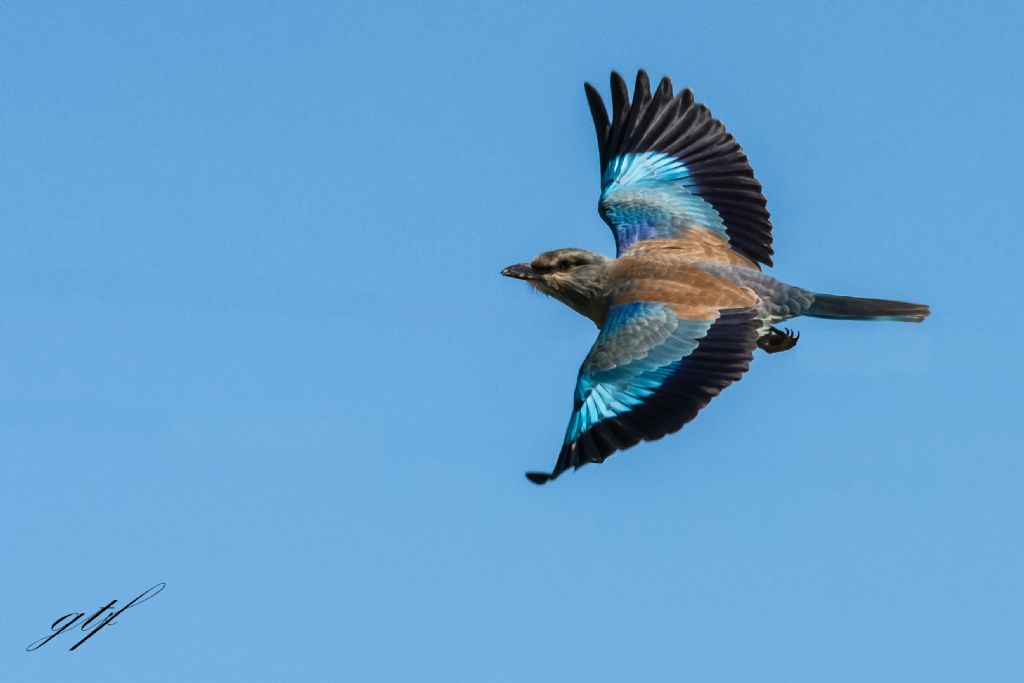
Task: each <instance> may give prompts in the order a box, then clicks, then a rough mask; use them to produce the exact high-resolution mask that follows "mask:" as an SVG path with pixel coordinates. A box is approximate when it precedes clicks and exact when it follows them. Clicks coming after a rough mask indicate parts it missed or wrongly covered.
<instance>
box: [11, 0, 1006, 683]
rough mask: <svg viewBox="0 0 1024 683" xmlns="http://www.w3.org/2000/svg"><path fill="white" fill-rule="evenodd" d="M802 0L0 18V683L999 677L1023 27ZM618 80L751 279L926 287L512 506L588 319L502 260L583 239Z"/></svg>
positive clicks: (809, 340) (760, 361)
mask: <svg viewBox="0 0 1024 683" xmlns="http://www.w3.org/2000/svg"><path fill="white" fill-rule="evenodd" d="M831 5H833V3H828V4H826V3H821V4H780V3H764V4H731V3H684V2H678V1H673V2H664V3H640V4H636V3H634V4H630V5H628V6H627V5H624V4H622V3H593V4H589V5H587V6H584V5H582V4H562V5H559V6H550V5H549V4H548V3H544V4H541V3H537V4H522V3H516V4H515V5H514V6H513V4H511V3H509V4H480V3H461V4H460V3H451V4H447V5H443V6H442V5H434V6H428V5H423V4H418V3H417V4H414V3H409V4H399V3H393V4H390V5H384V4H382V3H365V4H362V3H360V4H355V3H352V4H342V3H334V4H330V5H325V4H320V3H315V4H314V3H307V4H304V3H266V4H263V3H255V4H249V3H246V4H241V3H236V4H228V3H217V4H215V5H209V4H200V3H173V4H164V5H158V4H153V3H139V4H125V3H83V4H66V3H65V4H53V5H50V6H46V5H41V4H38V3H37V4H27V3H17V4H8V5H5V6H4V7H3V8H0V91H2V92H3V93H4V95H3V97H2V98H0V186H2V187H3V200H2V201H0V226H2V236H3V243H2V249H0V302H2V304H0V306H2V309H0V310H2V316H3V319H2V323H0V364H2V369H0V377H2V380H0V415H2V418H0V452H2V454H3V457H2V459H0V478H2V481H3V483H4V495H3V496H2V498H0V520H2V521H0V542H2V545H3V547H4V548H6V552H5V554H4V560H3V571H2V573H3V576H4V581H3V602H4V618H3V619H2V620H0V669H2V670H3V671H4V672H5V673H4V678H5V680H17V681H37V680H38V681H44V680H45V681H51V680H68V679H69V678H70V677H75V679H76V680H106V681H138V680H146V681H180V680H186V679H187V680H211V681H214V680H215V681H262V680H267V681H270V680H311V681H313V680H352V681H356V680H358V681H411V680H416V681H455V680H463V681H524V680H536V681H577V680H578V681H622V680H644V681H679V680H687V681H735V680H760V681H798V680H815V681H823V680H828V681H865V680H871V681H890V680H891V681H906V680H931V681H938V680H951V681H954V680H986V681H1001V680H1006V681H1009V680H1021V678H1024V655H1022V654H1021V653H1022V650H1021V648H1020V641H1021V637H1022V636H1024V623H1022V619H1024V617H1022V614H1024V595H1022V591H1021V588H1020V577H1021V575H1022V573H1024V547H1022V544H1021V541H1022V534H1021V527H1020V519H1021V515H1022V513H1024V509H1022V508H1024V505H1022V497H1021V493H1020V490H1021V481H1022V476H1024V459H1022V458H1021V445H1020V443H1021V439H1020V426H1021V418H1022V410H1021V405H1022V402H1021V398H1020V388H1019V387H1020V383H1021V379H1022V378H1024V361H1022V356H1021V354H1020V353H1019V352H1018V351H1017V349H1016V345H1017V343H1018V342H1019V341H1020V340H1021V339H1022V338H1024V324H1022V322H1021V316H1020V314H1019V313H1018V312H1017V311H1016V310H1015V305H1016V304H1017V303H1018V302H1019V300H1020V296H1021V266H1020V258H1021V256H1020V252H1021V249H1022V248H1024V239H1022V231H1021V227H1020V218H1019V216H1020V213H1021V201H1020V196H1021V187H1022V181H1024V168H1022V162H1021V159H1022V155H1024V143H1022V138H1021V136H1020V121H1021V120H1022V115H1024V95H1022V89H1021V78H1020V73H1019V65H1020V63H1021V58H1022V54H1021V47H1020V41H1019V34H1020V30H1021V28H1022V26H1024V21H1022V20H1024V11H1022V10H1021V8H1020V6H1019V5H1011V4H1010V3H1006V4H1002V5H1000V4H987V5H986V4H985V3H973V4H972V5H971V6H970V7H968V6H967V5H966V4H961V5H956V4H950V3H927V4H926V3H906V4H902V3H901V4H900V6H896V7H894V6H890V5H889V4H881V3H878V4H863V3H862V4H858V5H857V6H852V5H851V6H847V7H843V8H840V7H836V6H831ZM638 67H644V68H646V69H648V70H649V71H650V72H651V74H652V77H654V78H657V77H659V76H660V75H661V74H663V73H668V74H670V75H671V76H672V77H673V79H674V81H675V83H676V84H677V86H680V87H681V86H684V85H689V86H691V87H693V88H694V90H695V92H696V93H697V97H698V99H700V100H701V101H704V102H706V103H707V104H708V105H709V106H710V108H711V109H712V111H713V112H714V113H715V114H716V115H717V116H718V117H720V118H721V119H723V120H724V121H725V122H726V124H727V125H728V127H729V128H730V130H731V131H732V132H733V133H734V134H735V135H736V137H737V138H738V139H739V140H740V142H741V143H742V144H743V146H744V147H745V149H746V150H747V153H748V154H749V156H750V158H751V161H752V163H753V165H754V168H755V170H756V172H757V174H758V177H759V178H760V180H761V181H762V183H763V184H764V186H765V191H766V194H767V197H768V202H769V204H768V205H769V208H770V210H771V211H772V214H773V221H774V224H775V240H776V241H775V245H776V268H775V269H774V271H773V272H774V274H776V275H777V276H778V277H780V278H781V279H783V280H786V281H788V282H791V283H794V284H798V285H801V286H804V287H807V288H811V289H817V290H821V291H829V292H834V293H840V294H860V295H863V296H882V297H892V298H905V299H910V300H920V301H924V302H926V303H929V304H931V305H932V308H933V311H934V314H933V316H932V318H931V319H929V320H928V321H927V322H926V323H925V324H924V325H920V326H914V325H896V324H882V323H840V322H836V321H827V320H799V321H796V323H795V325H794V327H795V328H796V329H798V330H799V331H800V332H801V334H802V336H801V339H800V344H799V346H798V347H797V348H796V350H795V351H793V352H789V353H785V354H780V355H777V356H772V357H768V356H765V355H763V354H760V353H759V354H758V356H757V358H756V360H755V363H754V365H753V367H752V369H751V372H750V373H748V375H747V376H746V377H745V379H744V380H743V381H742V382H741V383H740V384H738V385H737V386H735V387H733V388H732V389H730V390H729V391H727V392H726V393H725V394H724V395H723V396H722V397H721V398H720V399H717V400H716V401H715V402H714V403H713V404H712V405H711V406H710V408H709V409H708V410H706V411H705V412H704V413H703V414H702V415H701V416H700V418H699V419H698V420H697V421H695V422H694V423H692V424H691V425H689V426H687V427H686V428H685V429H684V430H683V431H682V432H681V433H680V434H678V435H676V436H674V437H672V438H669V439H665V440H663V441H661V442H657V443H653V444H643V445H641V446H639V447H637V448H635V449H633V450H631V451H628V452H627V453H624V454H619V455H616V456H615V457H613V458H612V459H610V460H609V461H608V462H607V463H605V464H604V465H601V466H591V467H586V468H584V469H582V470H580V471H579V472H578V473H576V474H574V475H570V476H565V477H563V478H562V479H559V481H557V482H555V483H554V484H552V485H549V486H546V487H544V488H537V487H534V486H532V485H530V484H529V483H528V482H527V481H526V480H525V479H524V478H523V476H522V474H523V472H524V471H525V470H527V469H546V468H548V467H550V465H551V464H552V463H553V462H554V458H555V455H556V453H557V449H558V446H559V443H560V441H561V437H562V434H563V432H564V428H565V423H566V420H567V419H568V413H569V409H570V406H571V392H572V387H573V382H574V380H575V374H576V371H577V368H578V367H579V363H580V361H581V359H582V358H583V356H584V355H585V353H586V351H587V349H588V348H589V346H590V344H591V342H592V340H593V338H594V336H595V330H594V328H593V326H592V324H591V323H590V322H588V321H587V320H584V319H583V318H581V317H579V316H576V315H575V314H573V313H572V312H571V311H569V310H568V309H566V308H564V307H561V306H559V305H557V304H556V303H554V302H552V301H550V300H546V299H543V298H542V297H540V296H537V295H535V294H531V293H530V292H528V291H526V288H525V287H524V286H522V283H518V282H513V281H510V280H507V279H503V278H500V277H499V276H498V271H499V270H500V269H501V267H503V266H505V265H508V264H510V263H513V262H516V261H520V260H524V259H527V258H529V257H531V256H532V255H534V254H535V253H537V252H540V251H543V250H546V249H551V248H555V247H563V246H580V247H584V248H589V249H594V250H599V251H602V252H604V253H610V252H611V251H612V249H613V246H612V241H611V236H610V234H609V232H608V230H607V228H606V227H605V226H604V224H603V223H602V222H601V221H600V219H599V218H598V216H597V214H596V211H595V205H596V201H597V193H598V169H597V152H596V149H595V145H594V137H593V131H592V128H591V123H590V120H589V115H588V113H587V108H586V102H585V99H584V97H583V90H582V82H583V81H584V80H590V81H592V82H594V83H597V84H599V86H600V87H601V88H602V90H603V91H604V92H607V90H606V88H607V85H606V83H607V76H608V72H609V71H610V70H611V69H613V68H615V69H618V70H620V71H622V72H623V73H624V74H627V77H631V76H632V75H633V74H634V73H635V70H636V69H637V68H638ZM159 582H166V584H167V587H166V589H165V590H164V591H163V593H161V594H160V595H157V596H156V597H155V598H153V599H152V600H151V601H149V602H147V603H146V604H144V605H139V606H138V607H137V608H133V609H132V610H130V611H128V612H126V613H125V614H124V615H122V617H121V618H120V619H119V623H118V624H116V625H112V626H110V627H108V628H107V629H106V630H104V631H103V632H100V633H98V634H96V636H95V637H94V638H92V639H91V640H90V641H88V642H87V643H85V644H84V645H83V646H82V647H81V648H79V649H78V650H76V651H75V652H68V651H67V648H68V647H70V645H71V644H72V642H73V641H72V640H71V637H70V636H69V634H64V635H62V636H61V637H59V638H58V639H55V640H54V641H52V642H51V643H49V644H47V645H46V646H45V647H43V648H41V649H40V650H38V651H36V652H32V653H29V652H25V651H24V648H25V646H26V645H28V644H29V643H31V642H32V641H34V640H36V639H38V638H40V637H42V636H43V635H45V633H46V632H47V630H48V628H49V624H50V623H51V622H52V621H54V620H55V619H56V618H57V617H59V616H61V615H63V614H66V613H68V612H73V611H88V612H91V611H94V610H96V609H98V608H99V607H101V606H103V605H104V604H105V603H107V602H108V601H110V600H111V599H115V598H116V599H118V600H119V601H120V602H121V603H123V602H125V601H127V600H130V599H131V598H132V597H134V596H135V595H137V594H139V593H141V592H142V591H144V590H145V589H147V588H149V587H150V586H152V585H154V584H156V583H159Z"/></svg>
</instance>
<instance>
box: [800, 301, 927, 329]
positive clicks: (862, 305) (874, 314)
mask: <svg viewBox="0 0 1024 683" xmlns="http://www.w3.org/2000/svg"><path fill="white" fill-rule="evenodd" d="M931 312H932V311H931V309H930V308H928V307H927V306H925V305H924V304H911V303H907V302H905V301H889V300H888V299H862V298H861V297H858V296H834V295H832V294H815V295H814V301H813V302H812V303H811V307H810V308H808V309H806V310H804V312H803V314H804V315H809V316H811V317H812V318H835V319H838V320H899V321H901V322H907V323H919V322H921V321H922V320H924V319H925V318H927V317H928V315H929V314H931Z"/></svg>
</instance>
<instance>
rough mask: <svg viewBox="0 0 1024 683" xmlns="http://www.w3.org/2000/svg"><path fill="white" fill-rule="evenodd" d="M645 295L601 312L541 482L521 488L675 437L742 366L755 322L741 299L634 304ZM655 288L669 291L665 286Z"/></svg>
mask: <svg viewBox="0 0 1024 683" xmlns="http://www.w3.org/2000/svg"><path fill="white" fill-rule="evenodd" d="M645 288H646V289H651V288H652V287H651V285H650V284H648V285H646V286H645V285H644V284H643V283H641V284H639V285H638V286H633V287H624V288H623V289H622V290H621V291H620V292H619V296H618V298H617V300H616V303H615V304H614V305H612V306H611V307H610V308H609V310H608V316H607V318H606V321H605V324H604V326H603V327H602V329H601V333H600V334H599V335H598V337H597V341H596V342H595V343H594V346H593V348H592V349H591V351H590V353H589V355H588V356H587V358H586V360H585V361H584V362H583V366H582V367H581V368H580V373H579V377H578V379H577V382H576V394H575V400H574V402H573V411H572V417H571V418H570V420H569V427H568V429H567V430H566V433H565V441H564V443H563V446H562V450H561V452H560V453H559V454H558V462H557V463H556V464H555V468H554V469H553V470H552V471H551V472H550V473H541V472H530V473H528V474H527V475H526V476H527V477H528V478H529V479H530V481H532V482H534V483H536V484H543V483H545V482H547V481H549V480H551V479H554V478H555V477H557V476H558V475H559V474H561V473H562V472H564V471H565V470H567V469H569V468H570V467H571V468H578V467H580V466H582V465H585V464H586V463H589V462H602V461H604V460H605V459H606V458H607V457H608V456H610V455H611V454H612V453H614V452H615V451H618V450H622V449H625V448H629V447H630V446H633V445H635V444H637V443H638V442H640V441H641V440H645V441H653V440H655V439H660V438H661V437H663V436H665V435H666V434H671V433H672V432H675V431H678V430H679V429H680V428H681V427H682V426H683V425H684V424H686V423H687V422H689V421H690V420H692V419H693V418H694V417H696V416H697V413H698V412H699V411H700V410H701V409H702V408H703V407H704V406H706V405H707V404H708V402H709V401H711V399H712V398H714V397H715V396H717V395H718V394H719V393H720V392H721V391H722V389H724V388H725V387H727V386H729V385H730V384H731V383H733V382H735V381H736V380H738V379H740V377H741V376H742V375H743V373H744V372H745V371H746V370H747V368H748V367H749V366H750V360H751V358H752V355H753V349H754V348H755V346H756V343H757V335H758V328H759V327H760V326H761V321H760V320H759V319H758V318H757V315H756V311H755V309H754V307H753V306H751V305H750V301H749V290H748V291H747V292H732V293H729V292H725V293H724V294H723V290H715V291H710V290H708V291H705V292H704V294H705V296H704V298H711V299H717V300H722V299H725V300H727V301H728V300H731V301H732V303H735V304H739V305H737V306H729V307H720V308H713V307H709V306H707V305H696V302H695V301H684V302H680V301H666V300H660V301H658V300H647V299H642V298H639V297H640V296H642V294H643V290H644V289H645ZM657 289H659V290H660V291H662V292H666V291H671V284H670V283H662V286H660V287H657ZM661 298H662V299H667V298H669V297H664V296H663V297H661ZM689 298H691V299H692V298H693V295H692V292H691V294H690V295H689Z"/></svg>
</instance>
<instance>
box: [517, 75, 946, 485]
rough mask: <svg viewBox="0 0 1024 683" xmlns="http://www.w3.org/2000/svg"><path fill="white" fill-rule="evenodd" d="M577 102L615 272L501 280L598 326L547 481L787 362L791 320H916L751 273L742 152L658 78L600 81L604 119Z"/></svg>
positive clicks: (756, 196)
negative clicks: (757, 368)
mask: <svg viewBox="0 0 1024 683" xmlns="http://www.w3.org/2000/svg"><path fill="white" fill-rule="evenodd" d="M584 89H585V90H586V94H587V101H588V102H589V104H590V113H591V116H592V117H593V119H594V128H595V129H596V131H597V144H598V150H599V152H600V159H601V197H600V201H599V203H598V212H599V213H600V215H601V218H603V219H604V221H605V223H607V224H608V226H609V227H610V228H611V229H612V235H613V236H614V238H615V246H616V258H614V259H612V258H608V257H606V256H603V255H601V254H597V253H594V252H592V251H586V250H584V249H556V250H554V251H546V252H544V253H542V254H540V255H538V256H537V257H535V258H534V259H533V260H532V261H530V262H528V263H519V264H516V265H512V266H509V267H508V268H505V269H504V270H502V271H501V274H502V275H505V276H507V277H511V278H516V279H520V280H525V281H526V282H527V283H529V284H530V285H532V286H533V287H535V288H536V289H538V290H540V291H541V292H543V293H545V294H547V295H549V296H552V297H554V298H555V299H558V300H559V301H561V302H562V303H564V304H566V305H567V306H569V307H570V308H572V309H573V310H575V311H576V312H578V313H580V314H581V315H584V316H586V317H588V318H590V319H591V320H593V321H594V323H595V324H596V325H597V327H598V328H599V330H600V332H599V333H598V335H597V340H596V341H595V342H594V346H593V347H592V348H591V349H590V353H589V354H587V357H586V359H585V360H584V361H583V365H582V367H580V372H579V376H578V378H577V380H576V392H575V396H574V399H573V410H572V416H571V417H570V418H569V426H568V428H567V429H566V432H565V440H564V441H563V443H562V448H561V451H560V452H559V454H558V460H557V462H556V463H555V467H554V469H553V470H552V471H551V472H549V473H548V472H528V473H527V474H526V476H527V478H528V479H529V480H530V481H532V482H534V483H535V484H543V483H545V482H547V481H550V480H551V479H554V478H555V477H557V476H559V475H560V474H561V473H562V472H564V471H566V470H567V469H569V468H574V469H575V468H579V467H580V466H582V465H585V464H587V463H591V462H598V463H599V462H603V461H604V460H605V459H606V458H607V457H608V456H610V455H611V454H612V453H615V452H616V451H619V450H623V449H625V448H629V447H631V446H634V445H636V444H637V443H639V442H640V441H641V440H644V441H654V440H656V439H660V438H661V437H663V436H665V435H666V434H671V433H673V432H676V431H678V430H679V429H680V428H681V427H682V426H683V425H684V424H686V423H687V422H689V421H690V420H692V419H693V418H694V417H696V415H697V413H698V412H699V411H700V410H701V409H702V408H703V407H704V406H706V405H707V404H708V402H709V401H710V400H711V399H712V398H714V397H715V396H717V395H718V394H719V393H720V392H721V391H722V389H724V388H725V387H727V386H729V385H730V384H732V383H733V382H735V381H737V380H738V379H740V377H741V376H742V375H743V373H744V372H746V370H747V368H748V367H749V366H750V361H751V359H752V357H753V352H754V348H755V347H757V348H761V349H763V350H764V351H766V352H768V353H777V352H780V351H785V350H787V349H791V348H793V347H794V346H795V345H796V343H797V339H798V338H799V335H798V334H794V333H792V332H790V331H789V330H788V329H787V330H783V329H779V328H778V327H776V325H777V324H778V323H780V322H782V321H785V320H788V319H790V318H795V317H797V316H801V315H807V316H811V317H815V318H834V319H838V320H899V321H904V322H921V321H922V320H924V319H925V318H926V317H927V316H928V314H929V313H930V311H929V308H928V307H927V306H925V305H921V304H912V303H904V302H901V301H887V300H884V299H865V298H860V297H851V296H835V295H832V294H818V293H816V292H812V291H809V290H806V289H801V288H800V287H794V286H792V285H787V284H785V283H783V282H781V281H779V280H777V279H775V278H774V277H772V276H771V275H768V274H766V273H764V272H762V271H761V266H771V265H772V253H773V250H772V224H771V221H770V220H769V214H768V210H767V209H766V208H765V204H766V202H765V198H764V195H763V194H762V193H761V184H760V183H759V182H758V181H757V179H756V178H755V177H754V172H753V170H752V169H751V167H750V162H749V161H748V160H747V157H746V155H745V154H744V152H743V149H742V148H741V147H740V146H739V144H738V143H737V142H736V140H735V139H734V138H733V136H732V135H730V134H729V133H728V131H726V129H725V126H723V125H722V123H721V122H720V121H718V120H717V119H715V118H714V117H712V116H711V112H710V111H708V109H707V107H705V106H704V105H703V104H700V103H698V102H694V100H693V93H692V92H691V91H690V90H689V89H686V90H683V91H681V92H679V93H677V94H673V93H672V82H671V81H670V80H669V78H668V77H667V76H666V77H665V78H663V79H662V80H661V82H660V83H659V84H658V87H657V89H656V90H655V91H654V94H653V95H652V94H651V89H650V82H649V81H648V78H647V74H646V73H644V72H643V71H640V72H639V73H638V74H637V77H636V85H635V87H634V89H633V100H632V102H630V100H629V92H628V88H627V86H626V82H625V81H624V80H623V79H622V77H621V76H620V75H619V74H617V73H614V72H613V73H612V76H611V94H612V108H611V119H610V120H609V116H608V112H607V111H606V109H605V105H604V101H603V100H602V99H601V95H600V94H599V93H598V92H597V90H596V89H595V88H594V87H593V86H591V85H590V84H589V83H587V84H585V86H584Z"/></svg>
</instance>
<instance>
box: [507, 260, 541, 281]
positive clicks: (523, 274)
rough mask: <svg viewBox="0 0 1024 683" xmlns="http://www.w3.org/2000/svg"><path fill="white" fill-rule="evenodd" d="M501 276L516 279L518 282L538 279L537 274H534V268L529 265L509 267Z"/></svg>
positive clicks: (521, 264) (518, 264)
mask: <svg viewBox="0 0 1024 683" xmlns="http://www.w3.org/2000/svg"><path fill="white" fill-rule="evenodd" d="M501 274H502V275H504V276H505V277H514V278H515V279H517V280H536V279H537V273H535V272H533V268H532V267H531V266H530V264H529V263H517V264H515V265H514V266H509V267H508V268H505V269H504V270H502V271H501Z"/></svg>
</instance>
